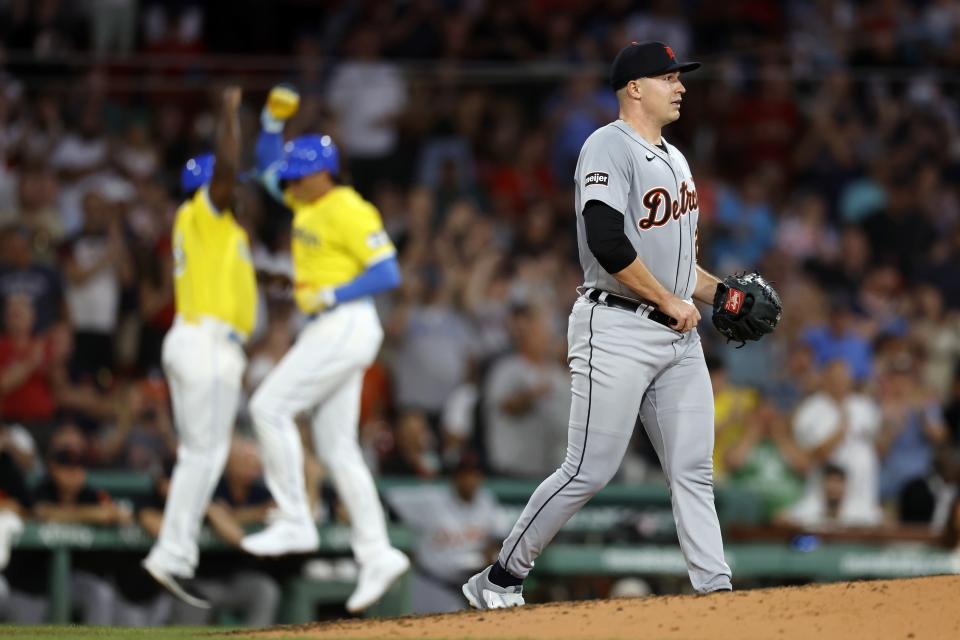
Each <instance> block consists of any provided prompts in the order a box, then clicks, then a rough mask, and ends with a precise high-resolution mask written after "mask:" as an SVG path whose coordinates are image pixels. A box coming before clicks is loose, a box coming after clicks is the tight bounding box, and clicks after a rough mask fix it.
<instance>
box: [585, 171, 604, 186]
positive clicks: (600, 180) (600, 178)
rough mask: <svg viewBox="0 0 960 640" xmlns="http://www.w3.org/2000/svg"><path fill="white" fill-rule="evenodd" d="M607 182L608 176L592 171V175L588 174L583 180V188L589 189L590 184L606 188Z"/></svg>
mask: <svg viewBox="0 0 960 640" xmlns="http://www.w3.org/2000/svg"><path fill="white" fill-rule="evenodd" d="M609 181H610V175H609V174H606V173H603V172H600V171H594V172H593V173H588V174H587V177H586V178H584V179H583V186H585V187H589V186H590V185H592V184H602V185H603V186H607V184H608V182H609Z"/></svg>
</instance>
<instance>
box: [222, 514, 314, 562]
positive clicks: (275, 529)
mask: <svg viewBox="0 0 960 640" xmlns="http://www.w3.org/2000/svg"><path fill="white" fill-rule="evenodd" d="M240 548H241V549H243V550H244V551H246V552H247V553H252V554H253V555H255V556H282V555H286V554H288V553H312V552H314V551H316V550H317V549H319V548H320V535H319V534H318V533H317V527H316V526H315V525H314V524H313V523H312V522H305V523H296V522H291V521H290V520H275V521H274V522H271V523H270V524H269V525H267V527H266V528H265V529H263V530H262V531H258V532H257V533H254V534H251V535H249V536H245V537H244V538H243V540H241V541H240Z"/></svg>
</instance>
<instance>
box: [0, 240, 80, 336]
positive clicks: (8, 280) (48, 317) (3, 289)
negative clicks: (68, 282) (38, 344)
mask: <svg viewBox="0 0 960 640" xmlns="http://www.w3.org/2000/svg"><path fill="white" fill-rule="evenodd" d="M0 239H2V241H0V299H2V300H6V299H7V298H8V297H10V296H11V295H14V294H23V295H26V296H29V297H30V301H31V302H32V303H33V308H34V310H35V314H36V325H35V327H34V331H36V332H37V333H43V332H45V331H46V330H47V329H49V328H50V327H51V325H53V324H54V323H55V322H57V321H58V320H59V319H61V318H62V317H63V316H64V302H63V283H62V276H61V275H60V273H59V272H57V271H56V270H54V269H53V268H51V267H48V266H45V265H41V264H39V263H38V262H36V261H34V259H33V253H32V250H31V246H30V236H29V233H28V232H27V231H26V229H24V228H22V227H7V228H6V229H4V230H3V231H2V232H0Z"/></svg>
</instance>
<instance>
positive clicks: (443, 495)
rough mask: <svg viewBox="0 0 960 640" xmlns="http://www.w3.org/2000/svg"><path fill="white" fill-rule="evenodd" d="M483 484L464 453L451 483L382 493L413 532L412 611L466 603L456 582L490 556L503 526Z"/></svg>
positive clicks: (439, 609) (471, 459)
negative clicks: (414, 543) (415, 542)
mask: <svg viewBox="0 0 960 640" xmlns="http://www.w3.org/2000/svg"><path fill="white" fill-rule="evenodd" d="M482 485H483V473H482V472H481V470H480V466H479V464H478V460H477V458H476V457H475V456H472V455H467V456H465V457H464V458H462V459H461V460H460V462H459V464H458V465H457V467H456V469H455V471H454V474H453V478H452V482H451V483H450V485H445V486H444V485H435V486H410V487H399V488H396V489H393V490H391V491H390V492H389V493H388V494H387V503H388V504H389V505H390V507H391V508H392V509H393V510H394V511H395V512H396V513H397V514H398V515H399V516H400V520H401V522H402V523H403V524H404V525H405V526H407V527H410V528H411V529H412V530H413V531H415V532H416V541H417V544H416V549H415V550H414V574H413V584H412V585H411V587H410V589H411V594H412V595H413V603H412V604H413V612H414V613H445V612H448V611H459V610H461V609H466V608H467V605H466V602H465V601H464V599H463V596H462V594H461V593H460V586H461V585H462V584H463V581H464V580H465V579H466V578H468V577H469V576H470V575H472V573H474V572H475V571H477V570H478V569H479V568H480V567H483V566H485V565H486V564H487V563H488V562H489V561H490V559H491V558H492V554H493V553H495V552H496V550H495V546H494V543H495V542H496V540H497V537H498V536H499V535H500V533H501V530H502V528H503V526H502V523H501V522H500V520H501V519H500V518H499V517H498V515H499V514H498V512H497V500H496V498H495V497H494V496H493V494H492V493H490V491H488V490H487V489H484V488H483V486H482Z"/></svg>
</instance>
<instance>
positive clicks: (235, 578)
mask: <svg viewBox="0 0 960 640" xmlns="http://www.w3.org/2000/svg"><path fill="white" fill-rule="evenodd" d="M273 506H274V503H273V498H272V497H271V496H270V492H269V491H268V490H267V488H266V486H265V485H264V484H263V469H262V466H261V463H260V453H259V451H258V450H257V444H256V442H254V441H253V440H251V439H249V438H243V437H236V438H234V441H233V444H232V446H231V448H230V457H229V458H228V460H227V466H226V468H225V469H224V473H223V479H222V480H221V481H220V484H219V486H218V487H217V489H216V491H215V492H214V496H213V502H212V503H211V504H210V507H209V509H208V511H207V521H208V522H209V523H210V526H211V527H212V528H213V530H214V532H216V534H217V536H219V537H220V539H221V540H223V541H224V542H226V543H227V544H228V545H230V546H231V547H236V548H239V547H240V540H241V539H242V538H243V536H244V535H245V531H244V527H247V526H250V525H256V524H261V525H262V524H264V523H265V522H266V519H267V512H268V511H269V510H270V509H271V508H272V507H273ZM264 568H265V567H264V564H263V561H262V560H258V559H256V558H252V557H250V556H246V555H244V556H242V557H240V558H238V557H236V556H233V555H224V554H213V555H204V556H203V558H202V560H201V563H200V567H199V570H198V572H197V578H196V584H197V589H198V590H199V591H200V593H202V594H204V595H205V596H206V597H207V599H208V600H209V602H210V603H211V605H212V609H197V608H195V607H191V606H190V605H187V604H185V603H183V602H180V601H177V602H176V603H175V604H174V612H173V620H174V622H175V623H176V624H189V625H202V624H209V623H210V622H212V620H213V616H214V615H215V614H216V613H218V612H220V611H229V612H231V613H233V614H234V615H236V616H238V617H239V619H240V621H241V623H242V624H244V625H248V626H255V627H263V626H267V625H269V624H273V622H274V620H275V618H276V615H277V610H278V608H279V606H280V586H279V585H278V584H277V582H276V580H274V579H273V578H272V577H271V576H270V574H268V573H266V572H265V571H264Z"/></svg>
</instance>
